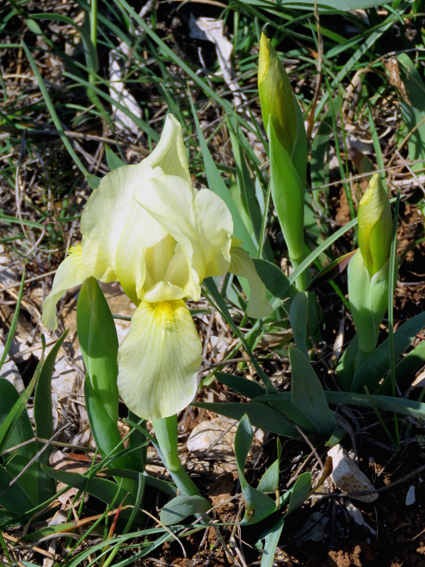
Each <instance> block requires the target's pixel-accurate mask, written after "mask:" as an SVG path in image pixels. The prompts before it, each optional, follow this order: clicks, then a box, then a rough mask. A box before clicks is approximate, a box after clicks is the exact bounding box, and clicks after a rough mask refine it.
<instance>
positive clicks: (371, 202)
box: [358, 173, 393, 277]
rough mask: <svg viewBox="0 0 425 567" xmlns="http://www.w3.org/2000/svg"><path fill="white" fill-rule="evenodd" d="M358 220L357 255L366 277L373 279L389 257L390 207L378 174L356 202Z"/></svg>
mask: <svg viewBox="0 0 425 567" xmlns="http://www.w3.org/2000/svg"><path fill="white" fill-rule="evenodd" d="M358 220H359V228H358V240H359V247H360V252H361V254H362V256H363V261H364V264H365V266H366V269H367V271H368V273H369V276H370V277H373V276H374V275H375V274H376V273H377V272H379V270H380V269H381V268H382V267H383V266H384V265H385V264H386V263H387V261H388V259H389V257H390V247H391V231H392V226H393V219H392V215H391V205H390V202H389V200H388V196H387V193H386V191H385V189H384V187H383V185H382V182H381V180H380V179H379V174H378V173H375V174H374V176H373V177H372V179H371V180H370V183H369V187H368V189H367V190H366V192H365V194H364V195H363V197H362V199H361V201H360V204H359V211H358Z"/></svg>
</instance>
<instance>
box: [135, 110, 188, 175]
mask: <svg viewBox="0 0 425 567" xmlns="http://www.w3.org/2000/svg"><path fill="white" fill-rule="evenodd" d="M142 164H143V165H144V166H149V167H151V168H156V167H159V168H161V170H162V172H163V173H164V174H165V175H176V176H177V177H181V178H182V179H183V180H184V181H187V182H188V183H190V173H189V164H188V161H187V157H186V149H185V147H184V141H183V136H182V128H181V126H180V123H179V122H178V120H176V119H175V118H174V116H173V115H172V114H168V115H167V118H166V120H165V125H164V130H163V131H162V134H161V138H160V140H159V142H158V144H157V146H156V148H155V149H154V151H153V152H152V153H151V154H150V155H149V156H148V157H147V158H145V159H144V160H143V161H142V162H141V164H140V165H142Z"/></svg>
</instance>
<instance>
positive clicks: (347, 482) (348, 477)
mask: <svg viewBox="0 0 425 567" xmlns="http://www.w3.org/2000/svg"><path fill="white" fill-rule="evenodd" d="M328 455H329V457H331V459H332V468H333V470H332V475H331V476H332V480H333V481H334V483H335V484H336V486H337V487H338V488H339V490H341V492H350V493H351V492H363V491H369V490H374V486H373V485H372V483H371V482H370V480H369V479H368V478H367V476H366V475H365V474H364V473H363V472H362V471H361V470H360V469H359V466H358V465H357V463H356V462H355V461H354V460H353V459H352V458H351V457H350V456H349V455H348V453H347V451H346V450H345V449H344V448H343V447H342V446H341V445H339V444H338V445H335V446H334V447H332V449H330V450H329V451H328ZM351 497H352V498H353V499H355V500H360V501H361V502H373V501H374V500H376V499H377V498H378V494H377V493H376V492H374V493H372V494H364V495H362V496H360V495H359V496H356V495H354V494H352V495H351Z"/></svg>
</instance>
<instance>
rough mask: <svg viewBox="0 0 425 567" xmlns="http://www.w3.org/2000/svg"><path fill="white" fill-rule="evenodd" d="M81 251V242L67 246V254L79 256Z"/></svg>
mask: <svg viewBox="0 0 425 567" xmlns="http://www.w3.org/2000/svg"><path fill="white" fill-rule="evenodd" d="M82 253H83V247H82V244H81V242H78V243H77V244H74V246H70V247H69V248H68V252H67V256H81V255H82Z"/></svg>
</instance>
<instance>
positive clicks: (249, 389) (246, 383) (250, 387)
mask: <svg viewBox="0 0 425 567" xmlns="http://www.w3.org/2000/svg"><path fill="white" fill-rule="evenodd" d="M424 344H425V343H424ZM215 376H216V378H217V380H219V381H220V382H221V383H222V384H225V385H226V386H229V388H232V390H235V392H238V393H239V394H242V395H243V396H246V397H247V398H255V396H261V395H262V394H265V393H266V390H265V389H264V388H263V387H262V386H260V384H258V383H257V382H253V381H252V380H248V379H247V378H242V376H234V375H233V374H225V373H224V372H216V373H215Z"/></svg>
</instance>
